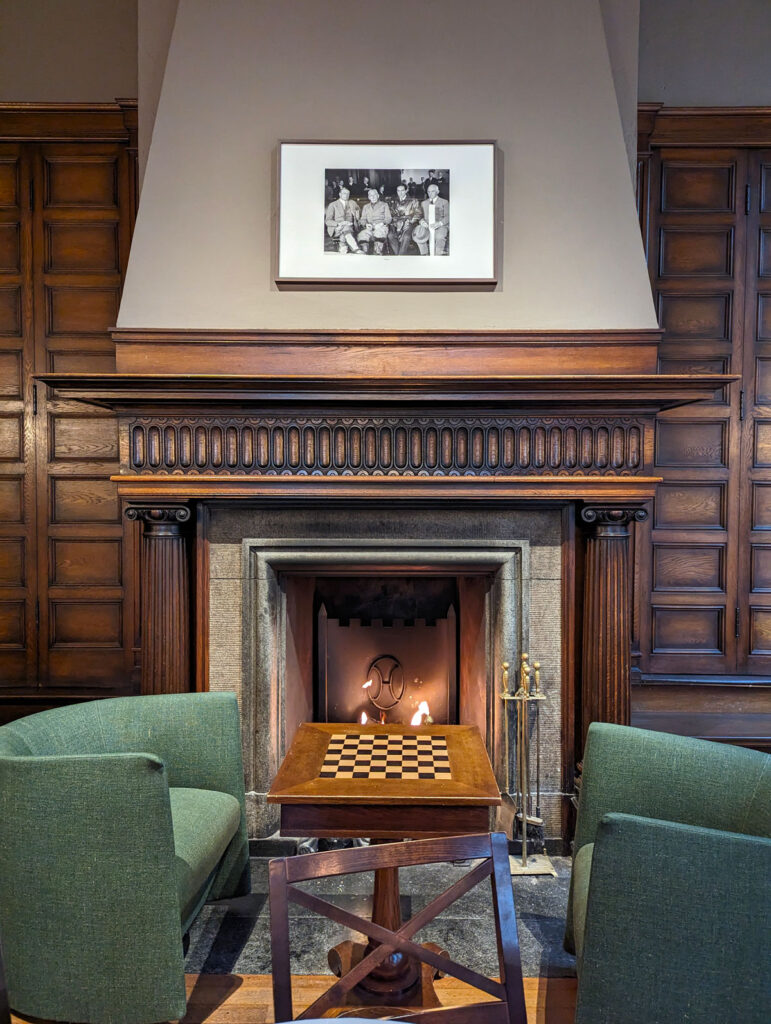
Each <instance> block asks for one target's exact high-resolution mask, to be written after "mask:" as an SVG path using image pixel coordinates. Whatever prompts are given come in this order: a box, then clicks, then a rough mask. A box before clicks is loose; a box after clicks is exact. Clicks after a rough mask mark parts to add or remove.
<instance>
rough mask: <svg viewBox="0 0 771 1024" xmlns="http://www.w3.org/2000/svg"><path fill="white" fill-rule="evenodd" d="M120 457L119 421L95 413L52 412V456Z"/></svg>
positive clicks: (63, 458)
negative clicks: (63, 414) (65, 414)
mask: <svg viewBox="0 0 771 1024" xmlns="http://www.w3.org/2000/svg"><path fill="white" fill-rule="evenodd" d="M117 458H118V421H117V420H116V419H113V418H109V419H108V418H107V417H102V416H100V417H96V416H93V417H92V416H52V417H51V460H52V461H54V462H87V461H95V460H96V461H98V460H102V459H117Z"/></svg>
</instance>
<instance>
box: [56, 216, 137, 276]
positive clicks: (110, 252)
mask: <svg viewBox="0 0 771 1024" xmlns="http://www.w3.org/2000/svg"><path fill="white" fill-rule="evenodd" d="M117 243H118V224H117V222H112V223H110V222H107V223H104V224H98V223H97V224H93V223H88V222H87V223H78V224H55V223H54V224H47V225H46V256H45V268H46V271H50V272H52V273H56V274H78V273H92V274H109V273H114V274H117V273H118V271H119V269H120V267H119V265H118V244H117Z"/></svg>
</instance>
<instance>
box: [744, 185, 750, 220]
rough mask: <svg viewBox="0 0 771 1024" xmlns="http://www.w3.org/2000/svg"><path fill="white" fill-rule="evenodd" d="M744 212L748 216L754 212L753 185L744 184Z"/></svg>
mask: <svg viewBox="0 0 771 1024" xmlns="http://www.w3.org/2000/svg"><path fill="white" fill-rule="evenodd" d="M744 212H745V214H746V215H747V216H749V215H750V213H751V212H752V185H745V186H744Z"/></svg>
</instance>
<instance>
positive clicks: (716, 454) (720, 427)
mask: <svg viewBox="0 0 771 1024" xmlns="http://www.w3.org/2000/svg"><path fill="white" fill-rule="evenodd" d="M725 464H726V423H725V422H724V421H723V420H699V421H684V420H658V421H657V423H656V465H657V466H682V467H696V466H703V467H706V468H710V469H712V468H715V469H717V468H720V467H723V466H725Z"/></svg>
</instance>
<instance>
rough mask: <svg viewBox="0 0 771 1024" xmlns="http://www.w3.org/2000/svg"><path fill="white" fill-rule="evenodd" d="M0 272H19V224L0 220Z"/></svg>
mask: <svg viewBox="0 0 771 1024" xmlns="http://www.w3.org/2000/svg"><path fill="white" fill-rule="evenodd" d="M0 273H2V274H19V273H21V225H20V224H19V223H18V222H16V223H13V222H11V223H10V224H4V223H1V222H0Z"/></svg>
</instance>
